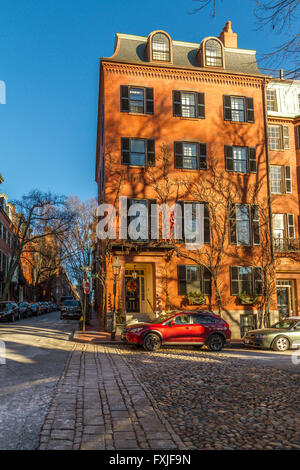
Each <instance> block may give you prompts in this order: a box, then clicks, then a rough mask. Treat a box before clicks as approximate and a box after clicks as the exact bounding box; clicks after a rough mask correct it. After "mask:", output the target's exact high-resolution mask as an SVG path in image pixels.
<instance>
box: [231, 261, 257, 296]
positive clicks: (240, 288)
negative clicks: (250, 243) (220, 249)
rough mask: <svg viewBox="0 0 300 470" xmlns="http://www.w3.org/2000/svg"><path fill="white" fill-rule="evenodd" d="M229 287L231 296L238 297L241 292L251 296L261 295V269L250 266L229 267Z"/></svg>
mask: <svg viewBox="0 0 300 470" xmlns="http://www.w3.org/2000/svg"><path fill="white" fill-rule="evenodd" d="M230 287H231V295H239V294H242V293H243V292H246V293H247V294H248V295H252V296H254V295H261V293H262V275H261V268H260V267H252V266H231V267H230Z"/></svg>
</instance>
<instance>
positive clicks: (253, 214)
mask: <svg viewBox="0 0 300 470" xmlns="http://www.w3.org/2000/svg"><path fill="white" fill-rule="evenodd" d="M229 211H230V213H229V241H230V244H231V245H244V246H249V245H259V244H260V228H259V206H257V205H248V204H231V205H230V208H229Z"/></svg>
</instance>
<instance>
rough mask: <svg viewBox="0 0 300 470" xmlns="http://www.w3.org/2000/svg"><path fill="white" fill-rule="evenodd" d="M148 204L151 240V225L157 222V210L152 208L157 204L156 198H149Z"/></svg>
mask: <svg viewBox="0 0 300 470" xmlns="http://www.w3.org/2000/svg"><path fill="white" fill-rule="evenodd" d="M147 204H148V232H149V236H148V238H149V240H151V227H152V226H154V227H155V225H156V224H157V216H158V214H157V211H156V210H154V208H153V211H152V210H151V206H152V205H154V204H156V199H148V200H147Z"/></svg>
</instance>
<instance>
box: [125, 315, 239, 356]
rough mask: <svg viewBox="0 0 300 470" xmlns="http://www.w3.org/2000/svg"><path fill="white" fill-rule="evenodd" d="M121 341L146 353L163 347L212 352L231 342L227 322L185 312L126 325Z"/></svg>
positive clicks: (215, 317)
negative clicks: (171, 346)
mask: <svg viewBox="0 0 300 470" xmlns="http://www.w3.org/2000/svg"><path fill="white" fill-rule="evenodd" d="M121 338H122V340H125V341H127V342H128V343H132V344H136V345H141V346H143V347H144V349H145V350H146V351H156V350H157V349H159V348H160V347H161V346H162V345H164V344H165V345H167V344H169V345H182V346H184V345H195V346H203V345H207V346H208V348H209V349H210V350H211V351H221V349H222V348H223V346H224V345H225V344H226V343H229V342H230V338H231V332H230V329H229V325H228V323H226V322H225V321H224V320H223V319H222V318H221V317H219V316H218V315H215V314H214V313H213V312H210V311H197V312H196V311H193V312H191V311H188V312H180V313H177V314H175V315H174V314H173V315H171V316H169V317H167V318H166V317H162V318H157V319H156V320H154V321H152V322H149V323H137V324H134V325H128V326H127V327H126V328H125V329H124V330H123V333H122V336H121Z"/></svg>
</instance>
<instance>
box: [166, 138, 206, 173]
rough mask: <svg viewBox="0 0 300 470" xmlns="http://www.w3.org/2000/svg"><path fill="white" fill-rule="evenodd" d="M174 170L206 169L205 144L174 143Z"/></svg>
mask: <svg viewBox="0 0 300 470" xmlns="http://www.w3.org/2000/svg"><path fill="white" fill-rule="evenodd" d="M174 153H175V168H183V169H188V170H197V169H198V170H200V169H206V168H207V162H206V144H200V143H193V142H174Z"/></svg>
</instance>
